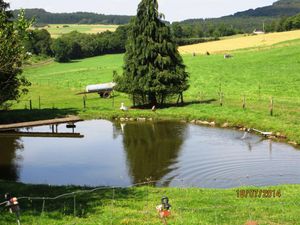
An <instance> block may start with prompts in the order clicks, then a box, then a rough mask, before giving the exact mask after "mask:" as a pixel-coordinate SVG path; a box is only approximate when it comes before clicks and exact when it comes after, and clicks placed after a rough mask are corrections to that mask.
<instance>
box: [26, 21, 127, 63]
mask: <svg viewBox="0 0 300 225" xmlns="http://www.w3.org/2000/svg"><path fill="white" fill-rule="evenodd" d="M127 30H128V26H119V27H118V28H117V29H116V31H115V32H110V31H106V32H103V33H99V34H84V33H79V32H77V31H73V32H71V33H68V34H64V35H62V36H61V37H59V38H57V39H52V38H51V35H50V33H49V32H48V31H47V30H45V29H35V30H31V31H30V34H29V38H28V39H27V40H25V43H24V45H25V48H26V50H27V51H28V52H30V53H31V54H35V55H47V56H50V57H54V58H55V60H56V61H58V62H68V61H70V60H73V59H82V58H87V57H92V56H99V55H103V54H114V53H123V52H125V43H126V40H127V32H128V31H127Z"/></svg>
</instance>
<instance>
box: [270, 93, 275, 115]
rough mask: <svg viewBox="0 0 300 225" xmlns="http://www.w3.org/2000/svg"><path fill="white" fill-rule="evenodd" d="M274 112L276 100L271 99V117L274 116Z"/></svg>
mask: <svg viewBox="0 0 300 225" xmlns="http://www.w3.org/2000/svg"><path fill="white" fill-rule="evenodd" d="M273 112H274V98H273V97H271V102H270V115H271V116H273Z"/></svg>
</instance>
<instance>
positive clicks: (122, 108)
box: [120, 102, 128, 111]
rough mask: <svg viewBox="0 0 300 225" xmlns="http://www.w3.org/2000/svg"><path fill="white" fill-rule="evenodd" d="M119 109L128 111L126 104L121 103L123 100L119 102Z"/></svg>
mask: <svg viewBox="0 0 300 225" xmlns="http://www.w3.org/2000/svg"><path fill="white" fill-rule="evenodd" d="M120 109H121V110H122V111H128V108H127V107H126V106H124V103H123V102H122V103H121V107H120Z"/></svg>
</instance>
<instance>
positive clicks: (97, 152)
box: [0, 120, 300, 188]
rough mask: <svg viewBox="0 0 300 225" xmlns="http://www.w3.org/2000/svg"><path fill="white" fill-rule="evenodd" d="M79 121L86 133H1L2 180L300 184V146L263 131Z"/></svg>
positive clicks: (207, 185)
mask: <svg viewBox="0 0 300 225" xmlns="http://www.w3.org/2000/svg"><path fill="white" fill-rule="evenodd" d="M76 125H77V127H76V129H75V132H78V133H81V134H82V135H83V136H84V137H83V138H70V137H69V138H58V137H52V138H50V137H18V136H15V135H10V136H3V135H0V179H1V180H9V181H19V182H24V183H31V184H51V185H68V184H73V185H88V186H102V185H110V186H128V185H132V184H136V183H139V182H143V181H146V180H147V178H150V177H151V180H152V181H154V184H155V185H157V186H180V187H181V186H184V187H194V186H195V187H205V188H229V187H237V186H241V185H257V186H265V185H278V184H286V183H288V184H297V183H298V184H299V183H300V151H298V150H297V149H295V148H294V147H292V146H289V145H287V144H283V143H275V142H272V141H270V140H264V139H261V137H259V136H256V135H252V134H248V135H247V136H246V138H245V139H242V137H243V136H244V133H243V132H240V131H235V130H230V129H221V128H210V127H201V126H198V125H192V124H186V123H177V122H166V121H164V122H153V123H152V122H151V123H150V122H149V123H148V122H145V123H142V122H140V123H132V122H128V123H120V122H110V121H106V120H92V121H84V122H80V123H77V124H76ZM58 130H59V132H70V129H67V128H66V126H65V125H60V126H59V127H58ZM22 131H26V130H22ZM29 131H30V132H51V129H50V127H49V126H44V127H37V128H33V129H31V130H29Z"/></svg>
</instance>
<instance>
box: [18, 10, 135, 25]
mask: <svg viewBox="0 0 300 225" xmlns="http://www.w3.org/2000/svg"><path fill="white" fill-rule="evenodd" d="M18 13H19V10H13V14H14V16H17V15H18ZM25 15H26V18H27V19H31V18H35V20H36V23H37V24H117V25H120V24H127V23H129V21H130V19H131V16H122V15H104V14H97V13H89V12H75V13H51V12H47V11H46V10H44V9H25Z"/></svg>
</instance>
